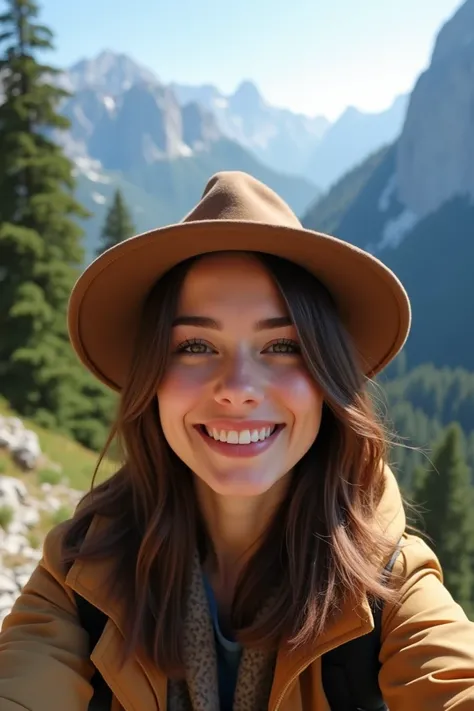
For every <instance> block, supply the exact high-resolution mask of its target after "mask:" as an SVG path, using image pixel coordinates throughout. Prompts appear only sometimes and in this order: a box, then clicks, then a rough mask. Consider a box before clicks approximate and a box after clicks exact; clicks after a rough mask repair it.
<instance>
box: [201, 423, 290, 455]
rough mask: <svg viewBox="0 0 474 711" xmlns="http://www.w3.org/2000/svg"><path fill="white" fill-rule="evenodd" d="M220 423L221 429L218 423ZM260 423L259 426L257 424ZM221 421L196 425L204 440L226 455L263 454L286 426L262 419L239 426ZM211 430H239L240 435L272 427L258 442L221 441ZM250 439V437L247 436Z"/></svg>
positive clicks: (212, 447) (213, 448)
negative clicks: (226, 424)
mask: <svg viewBox="0 0 474 711" xmlns="http://www.w3.org/2000/svg"><path fill="white" fill-rule="evenodd" d="M218 424H219V429H218V427H217V425H218ZM257 424H258V426H257ZM220 425H221V423H220V422H219V423H217V422H212V423H209V424H206V425H198V426H196V428H195V429H196V430H197V432H198V433H199V434H200V435H201V437H202V439H203V440H204V442H205V443H206V444H207V445H208V447H210V448H211V449H212V450H213V451H215V452H217V453H219V454H223V455H224V456H226V457H255V456H256V455H258V454H262V453H263V452H266V450H267V449H269V448H270V447H271V446H272V444H273V443H274V442H275V440H276V439H277V437H278V436H279V434H280V432H282V431H283V429H284V428H285V425H284V424H275V423H270V422H265V423H262V422H261V421H259V422H258V423H257V422H247V423H239V426H238V427H237V423H235V424H234V425H232V426H231V427H230V426H227V427H226V428H224V427H222V426H220ZM206 428H208V429H209V430H216V431H218V432H219V431H220V430H224V431H226V432H238V433H239V435H240V434H241V433H243V432H245V431H249V432H255V431H258V432H261V431H262V430H263V429H264V428H265V429H267V428H270V432H271V433H270V435H269V436H266V437H265V439H263V440H259V441H257V442H252V441H250V443H246V444H242V443H233V442H221V441H218V440H216V439H214V437H211V436H210V435H209V434H208V432H207V429H206ZM246 439H248V438H246Z"/></svg>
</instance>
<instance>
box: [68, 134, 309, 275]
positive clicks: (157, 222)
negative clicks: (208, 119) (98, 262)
mask: <svg viewBox="0 0 474 711" xmlns="http://www.w3.org/2000/svg"><path fill="white" fill-rule="evenodd" d="M220 170H243V171H245V172H247V173H250V174H251V175H253V176H255V177H256V178H257V179H258V180H261V181H263V182H264V183H266V184H267V185H269V186H270V187H271V188H273V189H274V190H275V191H276V192H277V193H279V194H280V195H281V196H282V197H283V198H284V199H285V200H286V201H287V202H288V204H289V205H291V206H292V208H293V209H294V210H295V212H296V213H297V214H301V213H302V212H303V211H304V210H305V209H306V207H307V205H308V204H309V203H310V202H311V200H312V199H313V197H314V194H315V192H317V191H316V188H315V187H314V186H313V185H312V184H311V183H309V182H307V181H306V180H304V178H297V177H293V176H286V175H282V174H280V173H276V172H275V171H273V170H271V168H268V167H267V166H265V165H263V163H260V162H259V161H258V160H257V159H256V158H254V157H253V155H252V154H251V153H249V152H248V151H246V150H245V149H244V148H242V146H240V145H239V144H238V143H234V142H233V141H229V140H228V139H225V138H223V139H220V140H219V141H215V142H214V143H212V144H211V145H210V147H209V149H208V150H206V151H200V152H198V153H196V154H195V155H192V156H190V157H186V156H181V157H176V158H174V159H173V160H158V161H154V162H151V163H149V164H147V165H145V164H141V165H135V166H131V167H130V168H129V169H128V170H126V171H117V170H109V169H106V168H104V166H103V165H101V164H100V163H99V162H98V161H96V162H93V161H91V160H88V159H83V158H82V159H79V160H78V161H77V164H76V178H77V182H78V187H77V197H78V199H79V200H80V201H81V203H82V204H84V205H85V207H86V208H87V209H88V210H89V211H90V212H91V213H92V217H91V218H89V219H88V220H85V221H83V223H82V224H83V227H84V230H85V233H86V236H85V250H86V262H89V261H90V260H91V259H92V258H93V256H94V254H95V250H96V249H97V244H98V240H99V236H100V230H101V227H102V223H103V221H104V218H105V214H106V210H107V208H108V206H109V204H110V202H111V200H112V197H113V193H114V190H115V188H116V187H120V188H121V190H122V193H123V195H124V199H125V201H126V203H127V205H128V207H129V209H130V211H131V213H132V216H133V220H134V224H135V226H136V228H137V231H138V232H144V231H146V230H150V229H153V228H154V227H159V226H162V225H165V224H169V223H172V222H177V221H179V220H180V219H181V218H182V217H183V216H184V215H185V214H186V213H188V212H189V211H190V209H191V208H192V207H193V205H194V204H195V203H197V202H198V200H199V199H200V197H201V194H202V191H203V189H204V186H205V184H206V182H207V181H208V179H209V177H210V176H211V175H213V174H214V173H217V172H218V171H220Z"/></svg>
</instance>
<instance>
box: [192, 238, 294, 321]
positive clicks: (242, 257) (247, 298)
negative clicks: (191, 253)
mask: <svg viewBox="0 0 474 711" xmlns="http://www.w3.org/2000/svg"><path fill="white" fill-rule="evenodd" d="M228 308H232V310H238V309H243V310H248V309H252V310H255V309H263V310H265V309H268V308H271V309H275V310H276V312H278V313H282V312H283V313H286V311H287V309H286V307H285V304H284V300H283V298H282V296H281V293H280V291H279V289H278V287H277V285H276V283H275V281H274V279H273V276H272V275H271V273H270V272H269V271H268V269H267V268H266V267H265V265H264V264H262V262H261V261H260V260H259V259H258V258H257V257H255V256H254V255H252V254H248V253H245V252H235V253H227V252H226V253H219V254H212V255H206V256H204V257H202V258H200V259H199V260H197V261H196V262H195V263H194V264H193V266H192V267H191V269H190V270H189V272H188V274H187V275H186V277H185V279H184V282H183V286H182V289H181V293H180V299H179V304H178V311H179V312H183V311H184V312H189V313H197V312H201V311H202V310H203V309H204V310H206V311H208V310H210V309H212V311H213V312H216V311H223V310H226V309H228ZM199 315H207V314H204V313H200V314H199Z"/></svg>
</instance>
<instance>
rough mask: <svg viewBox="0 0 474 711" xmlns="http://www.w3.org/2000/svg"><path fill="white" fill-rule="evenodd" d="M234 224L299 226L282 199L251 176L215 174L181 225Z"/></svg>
mask: <svg viewBox="0 0 474 711" xmlns="http://www.w3.org/2000/svg"><path fill="white" fill-rule="evenodd" d="M203 220H236V221H239V222H261V223H265V224H269V225H276V226H279V227H292V228H296V229H301V227H302V225H301V222H300V221H299V220H298V218H297V216H296V215H295V213H294V212H293V210H291V208H290V207H289V206H288V205H287V204H286V202H285V201H284V200H282V198H281V197H280V196H279V195H277V194H276V193H275V192H274V191H273V190H272V189H271V188H269V187H267V186H266V185H264V184H263V183H261V182H260V181H259V180H256V179H255V178H254V177H252V176H251V175H248V174H247V173H244V172H241V171H223V172H220V173H216V174H215V175H213V176H212V178H211V179H210V180H209V182H208V183H207V185H206V187H205V189H204V192H203V194H202V198H201V200H200V202H199V203H198V204H197V205H196V207H194V208H193V210H192V211H191V212H190V213H188V215H186V217H185V218H184V219H183V222H198V221H203Z"/></svg>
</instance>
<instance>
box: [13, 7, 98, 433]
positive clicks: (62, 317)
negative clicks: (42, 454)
mask: <svg viewBox="0 0 474 711" xmlns="http://www.w3.org/2000/svg"><path fill="white" fill-rule="evenodd" d="M37 16H38V7H37V4H36V2H34V0H7V11H6V12H5V13H4V14H2V15H1V16H0V76H1V78H2V85H3V92H4V101H3V104H2V105H1V106H0V265H1V267H0V392H2V393H3V394H4V395H5V396H6V397H7V399H9V400H10V402H11V404H12V405H13V407H14V408H15V409H16V410H17V411H18V412H19V413H20V414H22V415H30V416H35V417H36V419H37V420H39V421H43V422H44V424H46V425H51V424H54V422H55V421H61V409H62V408H63V407H65V406H67V407H70V405H69V404H68V400H70V399H71V394H72V396H73V397H72V399H74V397H75V396H77V393H76V392H75V390H76V377H77V372H78V371H77V367H76V363H75V359H74V357H73V355H72V349H71V347H70V345H69V342H68V339H67V328H66V307H67V301H68V298H69V294H70V291H71V288H72V286H73V284H74V281H75V279H76V277H77V275H78V273H79V268H80V266H81V264H82V260H83V251H82V246H81V236H82V233H81V230H80V228H79V226H78V225H77V223H76V222H75V218H77V217H81V216H82V217H85V216H86V214H87V213H86V212H85V210H84V209H83V208H82V207H81V206H80V205H79V204H78V203H77V202H76V201H75V199H74V196H73V188H74V181H73V178H72V164H71V163H70V161H69V160H68V159H67V158H66V156H65V155H64V154H63V153H62V151H61V149H60V148H59V147H58V146H57V145H55V144H54V143H53V142H52V141H51V140H50V138H49V137H48V136H49V135H51V133H52V131H54V130H61V129H66V128H67V127H68V125H69V124H68V121H67V120H66V119H65V118H64V117H62V116H61V115H60V114H59V113H58V112H57V107H58V103H59V102H60V100H61V99H62V98H63V97H64V96H66V95H67V94H66V92H65V91H63V90H62V89H60V88H58V87H57V86H54V85H53V84H52V83H51V82H52V78H53V77H54V75H56V74H57V73H58V71H57V70H55V69H54V68H52V67H50V66H47V65H44V64H41V63H40V62H39V61H37V59H36V56H37V55H38V53H39V52H41V53H43V52H44V51H45V50H50V49H52V33H51V32H50V30H49V29H48V28H47V27H44V26H42V25H40V24H38V23H37V20H36V18H37Z"/></svg>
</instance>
